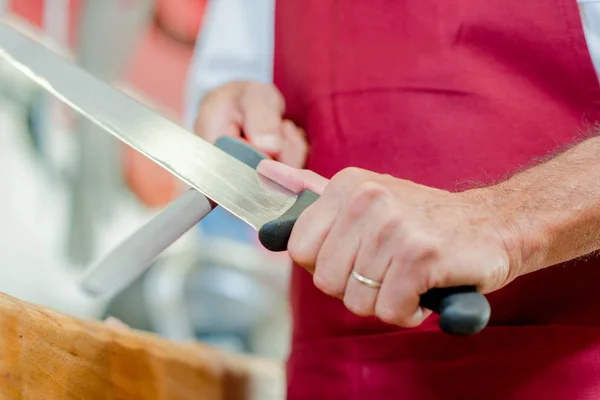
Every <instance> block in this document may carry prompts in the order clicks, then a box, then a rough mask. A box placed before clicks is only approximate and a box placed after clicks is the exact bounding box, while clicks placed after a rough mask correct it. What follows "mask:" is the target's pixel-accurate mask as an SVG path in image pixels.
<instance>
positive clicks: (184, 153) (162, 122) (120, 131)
mask: <svg viewBox="0 0 600 400" xmlns="http://www.w3.org/2000/svg"><path fill="white" fill-rule="evenodd" d="M0 58H1V59H4V60H6V61H7V62H8V63H9V64H11V65H12V66H14V67H15V68H17V69H18V70H19V71H21V72H22V73H24V74H25V75H27V76H28V77H29V78H30V79H31V80H33V81H35V82H36V83H37V84H39V85H40V86H42V87H43V88H45V89H46V90H47V91H49V92H50V93H52V94H53V95H55V96H56V97H58V98H59V99H61V100H62V101H63V102H65V103H66V104H68V105H69V106H70V107H72V108H73V109H75V110H76V111H78V112H79V113H81V114H82V115H84V116H85V117H86V118H89V119H90V120H91V121H93V122H94V123H96V124H98V125H99V126H101V127H102V128H103V129H105V130H106V131H108V132H109V133H111V134H112V135H114V136H115V137H117V138H118V139H120V140H121V141H123V142H124V143H126V144H127V145H129V146H131V147H132V148H134V149H136V150H137V151H139V152H140V153H142V154H144V155H145V156H146V157H148V158H150V159H152V160H153V161H154V162H156V163H157V164H159V165H161V166H162V167H163V168H165V169H166V170H168V171H170V172H171V173H172V174H173V175H175V176H177V177H178V178H179V179H181V180H182V181H184V182H186V183H187V184H188V185H190V186H191V187H193V188H194V189H196V190H198V191H199V192H201V193H203V194H204V195H206V196H207V197H208V198H210V199H211V200H213V201H214V202H216V203H217V204H219V205H221V206H222V207H224V208H225V209H227V210H228V211H230V212H231V213H232V214H234V215H236V216H237V217H239V218H240V219H242V220H244V221H246V222H247V223H248V224H250V225H251V226H252V227H254V228H255V229H259V228H260V227H261V226H262V225H264V224H265V223H266V222H269V221H272V220H274V219H276V218H278V217H279V216H280V215H281V214H283V213H284V212H285V211H286V210H287V209H289V208H290V207H291V206H292V204H293V203H294V201H295V200H296V197H297V196H296V194H294V193H292V192H290V191H288V190H286V189H284V188H283V187H281V186H279V185H277V184H275V183H274V182H272V181H269V180H267V179H265V178H263V177H261V176H259V175H258V174H257V173H256V171H255V170H253V169H252V168H249V167H248V166H246V165H244V164H243V163H242V162H240V161H238V160H237V159H235V158H234V157H231V156H230V155H228V154H227V153H225V152H223V151H221V150H220V149H218V148H216V147H214V146H213V145H212V144H210V143H208V142H206V141H204V140H202V139H201V138H200V137H198V136H196V135H194V134H192V133H191V132H189V131H187V130H186V129H184V128H182V127H181V126H179V125H177V124H176V123H174V122H173V121H171V120H169V119H167V118H165V117H163V116H161V115H159V114H157V113H156V112H154V111H153V110H151V109H149V108H147V107H146V106H144V105H142V104H140V103H139V102H137V101H136V100H134V99H133V98H131V97H129V96H128V95H126V94H124V93H123V92H121V91H119V90H118V89H116V88H114V87H113V86H111V85H109V84H108V83H106V82H103V81H101V80H100V79H98V78H96V77H94V76H93V75H91V74H89V73H88V72H86V71H84V70H83V69H81V68H79V67H78V66H76V65H75V64H73V63H71V62H69V61H67V60H66V59H64V58H63V57H61V56H60V55H58V54H56V53H55V52H53V51H52V50H50V49H48V48H47V47H45V46H44V45H42V44H40V43H38V42H37V41H35V40H33V39H31V38H29V37H27V36H25V35H24V34H22V33H20V32H18V31H16V30H15V29H12V28H11V27H8V26H6V25H5V24H0Z"/></svg>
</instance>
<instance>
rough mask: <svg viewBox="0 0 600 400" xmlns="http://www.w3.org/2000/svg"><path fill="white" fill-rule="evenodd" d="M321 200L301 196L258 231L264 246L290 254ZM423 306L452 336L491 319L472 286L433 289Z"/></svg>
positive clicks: (469, 331) (468, 332)
mask: <svg viewBox="0 0 600 400" xmlns="http://www.w3.org/2000/svg"><path fill="white" fill-rule="evenodd" d="M318 198H319V195H318V194H316V193H313V192H311V191H309V190H305V191H303V192H301V193H300V194H299V195H298V199H297V200H296V203H295V204H294V205H293V206H292V207H291V208H290V209H289V210H288V211H286V212H285V213H284V214H283V215H282V216H281V217H279V218H278V219H276V220H274V221H271V222H268V223H267V224H265V225H264V226H263V227H262V228H261V229H260V230H259V231H258V237H259V239H260V242H261V243H262V245H263V246H264V247H265V248H267V249H269V250H271V251H285V250H287V244H288V240H289V239H290V235H291V234H292V229H293V228H294V224H295V223H296V220H297V219H298V217H300V214H301V213H302V212H303V211H304V210H305V209H306V208H308V206H310V205H311V204H312V203H314V202H315V201H317V199H318ZM420 303H421V306H422V307H425V308H427V309H429V310H431V311H433V312H435V313H436V314H439V315H440V322H439V325H440V329H441V330H442V331H444V332H446V333H449V334H451V335H473V334H475V333H478V332H479V331H481V330H482V329H483V328H485V326H486V325H487V323H488V321H489V319H490V313H491V309H490V304H489V303H488V301H487V299H486V298H485V296H483V295H482V294H481V293H479V292H478V291H477V289H476V288H475V287H473V286H462V287H455V288H439V289H438V288H436V289H431V290H429V291H428V292H427V293H425V294H424V295H422V296H421V302H420Z"/></svg>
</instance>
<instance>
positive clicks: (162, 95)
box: [0, 0, 290, 359]
mask: <svg viewBox="0 0 600 400" xmlns="http://www.w3.org/2000/svg"><path fill="white" fill-rule="evenodd" d="M206 1H207V0H101V1H100V0H0V15H1V16H2V18H3V19H4V20H5V21H8V22H10V23H13V24H20V25H21V26H22V27H23V28H24V29H31V30H34V31H38V32H39V33H41V34H42V35H44V37H45V39H46V41H47V43H49V44H51V45H52V46H53V47H54V48H56V49H57V50H58V51H60V52H63V53H64V54H65V55H66V56H67V57H71V58H72V59H73V60H74V61H75V62H77V63H78V64H79V65H80V66H81V67H82V68H84V69H86V70H88V71H89V72H91V73H93V74H94V75H96V76H98V77H100V78H102V79H104V80H106V81H108V82H110V83H112V84H114V85H115V86H117V87H119V89H121V90H123V91H125V92H127V93H128V94H130V95H131V96H133V97H135V98H137V99H138V100H139V101H141V102H143V103H145V104H147V105H148V106H149V107H151V108H154V109H155V110H156V111H157V112H159V113H161V114H163V115H165V116H167V117H169V118H171V119H173V120H175V121H181V119H182V117H183V110H184V106H185V105H184V104H183V101H184V98H185V90H186V80H187V76H188V68H189V64H190V61H191V60H192V56H193V53H194V45H195V43H196V41H197V39H198V35H199V32H200V28H201V26H202V19H203V14H204V11H205V8H206ZM183 190H185V188H184V187H183V185H182V184H180V183H179V182H178V181H177V180H176V179H175V178H173V177H172V176H171V175H170V174H168V173H167V172H165V171H164V170H162V169H161V168H160V167H158V166H156V165H154V164H153V163H152V162H151V161H149V160H147V159H146V158H144V157H143V156H141V155H139V154H137V153H136V152H134V151H133V150H131V149H129V148H127V147H126V146H124V145H122V144H120V143H119V142H117V141H116V140H115V139H113V138H112V136H110V135H109V134H108V133H106V132H103V131H102V130H100V129H99V128H97V127H95V126H94V125H92V124H90V123H89V122H88V121H86V120H84V119H82V118H80V117H79V116H78V115H76V114H75V113H73V112H72V111H71V110H70V109H68V108H66V107H65V106H63V105H62V104H61V103H60V102H59V101H57V100H56V99H54V98H52V97H51V96H49V95H47V94H46V93H45V92H44V91H42V90H40V89H39V88H38V87H37V86H36V85H35V84H33V83H32V82H30V81H28V79H27V78H26V77H24V76H23V75H21V74H20V73H19V72H18V71H16V70H14V69H12V68H11V67H10V66H8V65H5V64H3V63H2V62H1V61H0V291H2V292H5V293H7V294H10V295H13V296H17V297H19V298H21V299H24V300H27V301H31V302H35V303H38V304H43V305H46V306H49V307H52V308H55V309H57V310H60V311H63V312H66V313H69V314H72V315H76V316H79V317H84V318H93V319H104V318H106V317H107V316H114V317H116V318H119V319H120V320H122V321H123V322H124V323H126V324H128V325H130V326H131V327H133V328H136V329H142V330H147V331H151V332H155V333H157V334H159V335H162V336H164V337H167V338H169V339H172V340H190V339H196V340H200V341H203V342H207V343H211V344H214V345H217V346H221V347H224V348H227V349H231V350H234V351H240V352H247V353H253V354H257V355H261V356H266V357H272V358H277V359H283V358H285V357H286V355H287V351H288V336H289V329H290V321H289V313H288V303H287V290H288V279H289V272H290V265H289V262H288V259H287V256H286V255H281V254H272V253H269V252H267V251H266V250H264V249H262V248H261V247H260V245H258V243H257V239H256V233H255V232H254V231H252V230H251V229H250V228H249V227H247V226H246V225H245V224H244V223H242V222H240V221H238V220H236V219H235V218H233V217H232V216H231V215H229V214H227V213H226V212H225V211H223V210H222V209H216V210H215V211H213V212H212V213H211V214H210V215H209V217H207V218H206V219H205V220H203V221H202V222H201V223H200V224H199V226H197V227H196V228H194V229H192V230H191V231H190V232H189V233H187V234H186V235H185V236H184V237H182V238H181V239H180V240H179V241H177V242H176V243H175V244H174V245H173V246H171V247H170V248H169V249H168V250H167V251H165V252H164V253H163V254H162V255H161V256H160V257H159V258H158V259H157V260H156V261H155V263H154V265H153V267H152V268H151V269H150V270H149V271H148V272H147V273H146V274H145V275H144V276H142V277H141V278H140V279H139V280H138V281H136V282H135V283H134V284H132V285H131V286H130V287H128V288H127V289H126V290H125V291H124V292H122V293H120V294H118V295H116V296H114V297H112V298H109V299H95V298H91V297H88V296H86V295H85V294H84V293H82V292H81V290H80V289H79V288H78V286H77V279H78V277H79V276H80V274H81V273H82V271H83V270H84V269H85V268H86V267H88V266H89V265H91V264H93V263H94V262H95V261H96V260H98V259H100V258H101V257H102V256H103V255H105V254H106V253H107V252H108V251H110V250H111V249H112V248H114V246H116V245H117V244H118V243H119V242H120V241H121V240H123V239H124V238H125V237H127V236H128V235H130V234H131V233H132V232H134V231H135V230H136V229H137V228H139V227H140V226H141V225H143V224H144V223H145V222H146V221H147V220H148V219H149V218H151V217H152V216H153V215H155V214H156V213H157V212H158V211H160V209H161V207H163V206H164V205H166V204H168V203H169V202H170V201H171V200H173V199H174V198H176V197H177V195H178V194H180V193H181V192H182V191H183Z"/></svg>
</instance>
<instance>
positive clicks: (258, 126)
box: [240, 85, 284, 157]
mask: <svg viewBox="0 0 600 400" xmlns="http://www.w3.org/2000/svg"><path fill="white" fill-rule="evenodd" d="M240 109H241V111H242V114H243V120H244V122H243V129H244V134H245V135H246V136H247V137H248V139H249V140H250V142H251V143H252V144H253V145H254V146H256V147H257V148H258V149H260V150H262V151H264V152H265V153H268V154H269V155H271V156H274V157H277V156H279V153H280V152H281V150H282V146H283V141H282V138H281V128H282V121H281V116H282V115H283V111H284V101H283V98H282V97H281V95H280V94H279V93H278V92H277V91H276V90H275V89H273V88H271V87H270V86H268V87H266V86H264V85H260V86H259V85H257V86H250V87H248V88H247V89H246V91H245V93H244V95H243V97H242V98H241V100H240Z"/></svg>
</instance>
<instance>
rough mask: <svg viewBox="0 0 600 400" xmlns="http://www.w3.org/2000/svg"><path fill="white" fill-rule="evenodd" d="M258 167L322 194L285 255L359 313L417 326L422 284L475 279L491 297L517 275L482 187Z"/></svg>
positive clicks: (512, 245)
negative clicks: (454, 188)
mask: <svg viewBox="0 0 600 400" xmlns="http://www.w3.org/2000/svg"><path fill="white" fill-rule="evenodd" d="M258 170H259V172H260V173H261V174H262V175H264V176H266V177H268V178H270V179H272V180H274V181H276V182H278V183H280V184H281V185H283V186H285V187H287V188H289V189H291V190H294V191H295V192H300V191H301V190H304V189H309V190H313V191H315V192H317V193H319V194H321V197H320V198H319V199H318V200H317V201H316V202H315V203H314V204H313V205H311V206H310V207H309V208H308V209H306V210H305V211H304V212H303V213H302V215H301V216H300V218H299V219H298V221H297V222H296V225H295V227H294V230H293V232H292V236H291V238H290V241H289V244H288V252H289V254H290V256H291V258H292V259H293V260H294V261H295V262H296V263H298V264H299V265H301V266H302V267H304V268H306V269H307V270H308V271H309V272H311V273H313V280H314V284H315V286H316V287H317V288H319V289H320V290H321V291H323V292H325V293H326V294H329V295H331V296H334V297H337V298H340V299H343V301H344V304H345V305H346V307H347V308H348V309H349V310H350V311H352V312H353V313H355V314H357V315H361V316H372V315H374V316H377V317H379V318H380V319H382V320H383V321H385V322H388V323H391V324H396V325H399V326H403V327H413V326H416V325H419V324H420V323H421V322H422V321H423V320H424V319H425V318H426V317H427V316H428V315H429V314H430V313H431V312H430V311H428V310H426V309H423V308H421V307H420V306H419V297H420V295H421V294H423V293H425V292H426V291H427V290H429V289H432V288H436V287H437V288H442V287H453V286H462V285H475V286H476V287H477V288H478V289H479V290H480V291H481V292H483V293H488V292H490V291H493V290H496V289H499V288H501V287H502V286H504V285H506V284H507V283H509V282H510V281H511V280H513V279H514V278H515V277H516V275H517V274H516V273H515V271H516V270H517V268H515V264H518V263H519V260H518V257H517V256H516V255H518V254H519V251H520V250H519V249H518V243H519V240H517V239H516V238H515V232H514V229H511V228H510V227H509V226H508V224H507V221H508V218H507V216H506V215H505V214H504V213H503V212H502V210H500V209H498V208H497V207H495V206H493V205H492V204H491V203H490V202H489V201H488V196H489V195H490V193H489V192H488V189H476V190H470V191H465V192H461V193H451V192H447V191H443V190H439V189H434V188H430V187H426V186H422V185H418V184H416V183H413V182H410V181H406V180H402V179H398V178H394V177H392V176H389V175H382V174H378V173H374V172H371V171H367V170H362V169H358V168H347V169H344V170H342V171H341V172H339V173H338V174H336V175H335V176H334V177H333V178H332V179H331V180H330V181H328V180H327V179H325V178H323V177H321V176H319V175H317V174H315V173H313V172H310V171H307V170H298V169H294V168H291V167H288V166H285V165H283V164H280V163H277V162H274V161H263V162H262V163H261V164H260V166H259V169H258ZM353 272H354V273H355V274H353ZM357 275H358V276H357ZM361 277H364V278H366V279H367V285H365V284H364V283H361V281H360V279H361ZM369 282H370V283H371V285H369ZM378 286H379V287H378Z"/></svg>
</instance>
